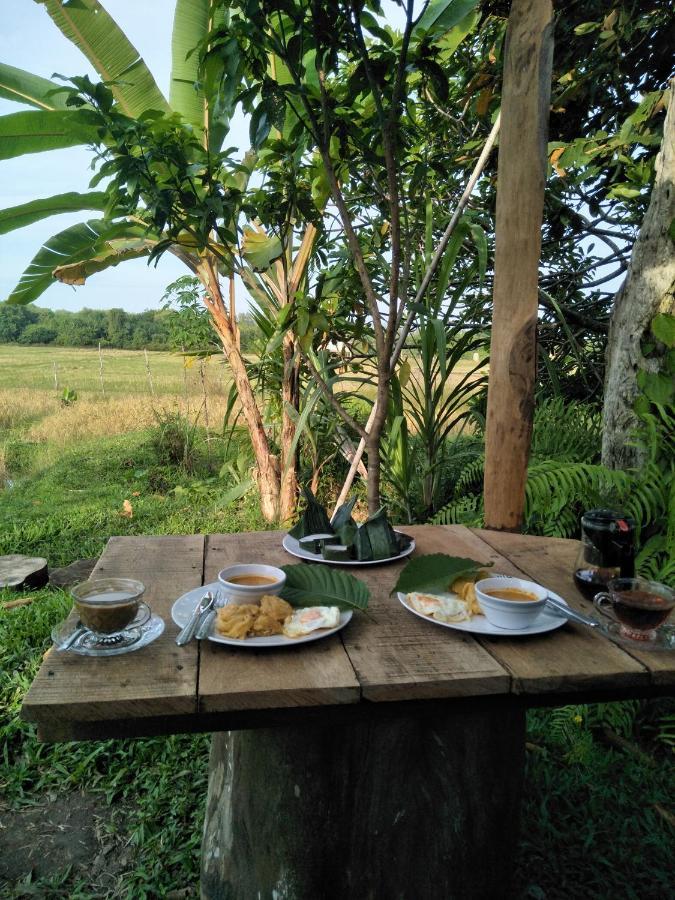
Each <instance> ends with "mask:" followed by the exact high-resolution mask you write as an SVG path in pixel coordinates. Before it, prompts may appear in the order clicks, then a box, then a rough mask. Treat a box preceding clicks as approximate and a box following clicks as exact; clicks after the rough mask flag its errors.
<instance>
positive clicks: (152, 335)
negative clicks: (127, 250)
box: [0, 303, 255, 350]
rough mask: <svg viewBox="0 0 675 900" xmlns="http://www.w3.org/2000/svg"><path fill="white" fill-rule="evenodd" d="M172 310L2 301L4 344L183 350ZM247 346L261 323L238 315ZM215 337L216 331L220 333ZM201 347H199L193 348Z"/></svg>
mask: <svg viewBox="0 0 675 900" xmlns="http://www.w3.org/2000/svg"><path fill="white" fill-rule="evenodd" d="M177 315H178V313H175V312H172V311H171V310H167V309H161V310H146V311H145V312H142V313H130V312H126V311H125V310H123V309H106V310H102V309H86V308H85V309H81V310H79V312H66V311H65V310H51V309H43V308H42V307H39V306H34V305H33V304H32V303H31V304H29V305H28V306H15V305H14V304H10V303H0V344H57V345H58V346H60V347H98V345H99V343H100V344H101V346H103V347H117V348H119V349H121V350H143V349H146V350H180V346H176V329H175V320H174V318H173V317H175V316H177ZM238 323H239V328H240V332H241V338H242V349H244V350H247V349H248V347H247V345H248V344H250V343H251V342H252V341H253V338H254V332H255V326H254V325H253V323H252V321H251V320H250V318H249V317H248V316H246V315H243V316H240V317H239V318H238ZM214 340H215V335H214ZM191 349H196V348H191Z"/></svg>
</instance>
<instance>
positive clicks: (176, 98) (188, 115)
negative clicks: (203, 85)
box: [169, 0, 211, 128]
mask: <svg viewBox="0 0 675 900" xmlns="http://www.w3.org/2000/svg"><path fill="white" fill-rule="evenodd" d="M210 7H211V2H210V0H177V2H176V12H175V13H174V19H173V33H172V36H171V88H170V92H169V103H170V105H171V108H172V109H175V110H176V112H179V113H180V114H181V115H182V116H183V117H184V118H185V119H186V120H187V121H188V122H191V123H192V124H193V125H196V126H198V127H200V128H203V127H204V125H205V114H206V111H205V108H204V94H203V92H202V90H201V89H200V85H199V83H198V82H199V54H198V53H197V52H196V48H197V45H198V44H199V43H200V42H201V41H203V40H204V38H205V37H206V35H207V34H208V33H209V30H210V29H209V24H210Z"/></svg>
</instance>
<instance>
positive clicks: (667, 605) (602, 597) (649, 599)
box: [593, 578, 675, 641]
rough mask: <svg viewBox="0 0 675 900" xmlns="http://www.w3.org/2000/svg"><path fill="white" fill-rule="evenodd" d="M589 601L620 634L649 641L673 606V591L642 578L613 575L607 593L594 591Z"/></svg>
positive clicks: (654, 636)
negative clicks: (614, 624)
mask: <svg viewBox="0 0 675 900" xmlns="http://www.w3.org/2000/svg"><path fill="white" fill-rule="evenodd" d="M593 603H594V605H595V606H596V607H597V609H598V610H599V612H600V613H602V615H603V616H605V617H606V618H608V619H611V620H612V621H614V622H617V623H618V625H619V633H620V634H621V636H622V637H625V638H630V640H633V641H653V640H655V639H656V631H657V628H659V627H660V626H661V625H663V623H664V622H665V621H666V619H667V618H668V616H669V615H670V613H671V610H672V609H673V607H675V591H673V590H672V589H671V588H669V587H668V586H667V585H665V584H659V583H658V582H657V581H647V580H646V579H644V578H614V579H613V580H612V581H610V582H609V584H608V585H607V593H605V592H602V593H600V594H596V595H595V597H594V599H593Z"/></svg>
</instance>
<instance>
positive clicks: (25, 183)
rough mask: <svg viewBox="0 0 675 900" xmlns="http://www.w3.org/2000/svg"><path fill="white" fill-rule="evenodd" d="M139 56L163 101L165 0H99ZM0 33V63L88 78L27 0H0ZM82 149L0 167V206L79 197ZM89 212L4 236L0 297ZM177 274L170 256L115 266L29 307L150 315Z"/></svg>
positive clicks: (240, 135) (12, 106) (167, 49)
mask: <svg viewBox="0 0 675 900" xmlns="http://www.w3.org/2000/svg"><path fill="white" fill-rule="evenodd" d="M103 5H104V6H105V8H106V10H107V11H108V12H109V13H110V15H111V16H112V17H113V18H114V19H115V20H116V21H117V23H118V24H119V25H120V26H121V28H122V29H123V31H124V32H125V33H126V35H127V37H129V39H130V40H131V42H132V43H133V44H134V46H135V47H136V49H137V50H138V51H139V53H140V55H141V56H142V57H143V59H144V60H145V62H146V63H147V65H148V66H149V68H150V70H151V71H152V73H153V75H154V76H155V79H156V81H157V83H158V84H159V87H160V88H161V90H162V91H164V93H165V95H166V96H167V97H168V93H169V74H170V67H171V28H172V24H173V8H174V3H173V2H172V0H103ZM2 13H3V15H2V19H3V27H2V30H0V60H2V61H3V62H5V63H9V64H10V65H13V66H17V67H19V68H21V69H26V70H27V71H29V72H33V73H35V74H36V75H42V76H43V77H45V78H51V76H52V75H53V73H54V72H58V73H59V74H61V75H66V76H69V75H83V74H85V73H88V74H89V75H91V76H92V77H94V76H95V73H94V71H93V70H92V69H91V67H90V66H89V63H88V61H87V60H86V58H85V57H84V56H83V55H82V54H81V53H80V51H79V50H78V49H77V48H76V47H75V46H74V45H73V44H71V43H70V41H68V40H67V39H66V38H64V37H63V35H62V34H61V32H60V31H59V30H58V28H57V27H56V26H55V25H54V23H53V22H52V20H51V19H50V18H49V16H48V15H47V13H46V11H45V9H44V7H42V6H41V5H38V4H37V3H35V2H34V0H3V2H2ZM20 109H22V107H21V106H20V105H19V104H17V103H10V102H7V101H2V100H0V114H2V115H5V114H8V113H12V112H18V111H19V110H20ZM235 129H236V130H233V134H232V135H231V145H239V146H248V144H247V134H246V129H245V127H244V125H243V122H242V121H239V123H238V125H237V126H235ZM90 159H91V157H90V154H89V153H88V152H87V150H86V148H80V147H74V148H71V149H68V150H59V151H51V152H49V153H43V154H31V155H29V156H25V157H23V158H19V159H11V160H4V161H0V208H2V209H4V208H6V207H9V206H16V205H18V204H20V203H27V202H28V201H30V200H34V199H36V198H38V197H50V196H52V195H54V194H59V193H63V192H65V191H86V190H87V187H88V183H89V179H90V178H91V175H92V172H91V171H90V169H89V163H90ZM87 217H91V218H95V217H96V213H90V214H89V215H88V214H87V213H86V212H85V213H77V214H68V215H62V216H52V217H50V218H49V219H45V220H43V221H42V222H37V223H35V224H34V225H31V226H29V227H28V228H23V229H20V230H18V231H14V232H11V233H10V234H6V235H2V236H0V299H2V300H4V299H6V297H7V296H8V294H9V293H10V292H11V291H12V289H13V288H14V286H15V285H16V283H17V281H18V280H19V278H20V276H21V273H22V272H23V271H24V269H25V268H26V266H27V265H28V263H29V262H30V261H31V259H32V258H33V256H34V255H35V253H36V252H37V250H38V248H39V247H40V246H41V244H42V243H44V241H46V240H47V239H48V238H49V237H51V236H52V235H53V234H56V233H57V232H59V231H61V230H62V229H64V228H67V227H68V226H69V225H71V224H74V223H75V222H79V221H82V220H83V219H84V218H87ZM184 274H187V269H185V268H184V267H183V266H182V265H181V264H180V263H179V262H178V260H176V259H175V258H174V257H173V256H171V254H168V253H167V254H165V255H164V256H163V257H162V258H161V259H160V261H159V264H158V266H157V268H156V269H155V268H154V267H152V266H150V267H148V265H147V264H146V262H145V261H144V260H134V261H131V262H128V263H123V264H122V265H120V266H118V267H117V268H114V269H109V270H108V271H107V272H102V273H100V274H98V275H95V276H93V277H92V278H91V279H90V280H89V281H88V282H87V283H86V284H85V285H84V286H83V287H78V288H72V287H68V286H67V285H63V284H58V283H55V284H54V285H53V286H52V287H50V288H49V289H48V290H47V291H46V292H45V293H44V294H43V295H42V297H40V299H39V300H38V301H37V304H38V305H39V306H43V307H48V308H50V309H69V310H77V309H81V308H82V307H84V306H88V307H91V308H94V309H109V308H111V307H115V306H117V307H122V308H123V309H126V310H128V311H130V312H140V311H142V310H144V309H155V308H157V307H158V306H159V302H160V299H161V297H162V294H163V293H164V289H165V287H166V286H167V284H169V283H170V282H171V281H173V280H174V279H176V278H178V277H179V276H180V275H184Z"/></svg>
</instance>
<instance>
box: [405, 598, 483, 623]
mask: <svg viewBox="0 0 675 900" xmlns="http://www.w3.org/2000/svg"><path fill="white" fill-rule="evenodd" d="M406 602H407V603H408V604H409V605H410V606H412V608H413V609H414V610H415V611H416V612H419V613H422V615H423V616H430V617H431V618H432V619H437V620H438V621H439V622H463V621H464V620H465V619H470V618H471V613H470V611H469V605H468V604H467V603H466V602H465V601H464V600H461V599H460V598H459V597H457V596H455V595H454V594H419V593H417V592H414V593H412V594H408V595H407V596H406Z"/></svg>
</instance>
